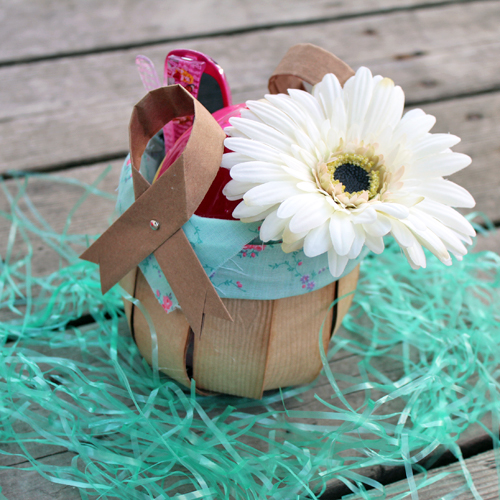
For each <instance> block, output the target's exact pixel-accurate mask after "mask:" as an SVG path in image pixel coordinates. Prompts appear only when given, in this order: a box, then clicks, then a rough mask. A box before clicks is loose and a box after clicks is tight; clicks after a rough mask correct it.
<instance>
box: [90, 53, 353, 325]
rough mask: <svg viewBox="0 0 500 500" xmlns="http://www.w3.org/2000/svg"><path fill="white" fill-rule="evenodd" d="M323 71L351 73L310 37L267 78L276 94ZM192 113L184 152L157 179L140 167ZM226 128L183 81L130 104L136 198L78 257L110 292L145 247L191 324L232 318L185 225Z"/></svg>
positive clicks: (215, 165)
mask: <svg viewBox="0 0 500 500" xmlns="http://www.w3.org/2000/svg"><path fill="white" fill-rule="evenodd" d="M326 73H334V74H336V75H337V77H338V79H339V81H340V82H341V84H343V83H344V82H345V80H347V79H348V78H349V77H350V76H352V75H353V74H354V72H353V70H352V69H351V68H350V67H349V66H348V65H347V64H345V63H344V62H343V61H341V60H340V59H338V58H337V57H335V56H334V55H333V54H331V53H329V52H327V51H326V50H324V49H321V48H320V47H317V46H315V45H312V44H299V45H295V46H293V47H292V48H291V49H290V50H289V51H288V52H287V54H286V55H285V57H284V58H283V60H282V61H281V63H280V64H279V65H278V67H277V69H276V71H275V72H274V73H273V75H272V76H271V78H270V79H269V90H270V92H271V93H273V94H276V93H279V92H286V90H287V89H288V88H300V89H303V88H304V87H303V83H302V82H303V81H306V82H308V83H310V84H311V85H314V84H316V83H317V82H319V81H320V80H321V79H322V78H323V76H324V75H325V74H326ZM192 115H194V116H195V120H194V125H193V129H192V133H191V136H190V138H189V141H188V143H187V145H186V148H185V150H184V152H183V153H182V155H181V156H180V157H179V158H178V159H177V160H176V161H175V162H174V163H173V164H172V165H171V166H170V167H169V168H168V170H167V171H166V172H165V173H164V174H163V175H162V176H161V177H159V178H158V180H157V181H156V182H154V183H153V184H152V185H150V184H149V182H148V181H146V179H144V177H142V175H141V174H140V173H139V167H140V164H141V157H142V155H143V153H144V151H145V149H146V146H147V144H148V141H149V140H150V139H151V138H152V137H153V136H154V135H155V134H157V133H158V132H159V131H160V130H161V129H162V128H163V127H164V126H165V125H166V124H167V123H168V122H169V121H170V120H172V119H174V118H179V117H182V116H192ZM224 139H225V134H224V132H223V131H222V129H221V128H220V127H219V125H218V124H217V122H216V121H215V120H214V118H213V117H212V116H211V115H210V113H209V112H208V111H207V110H206V109H205V108H204V107H203V106H202V105H201V104H200V103H199V102H198V101H197V100H196V99H195V98H194V97H193V96H192V95H191V94H189V92H187V91H186V90H185V89H184V88H182V87H181V86H179V85H172V86H169V87H161V88H159V89H156V90H153V91H151V92H149V93H148V94H147V95H146V97H144V99H142V100H141V101H140V102H139V103H138V104H136V106H135V107H134V110H133V112H132V118H131V120H130V158H131V162H132V178H133V182H134V193H135V199H136V201H135V202H134V204H133V205H132V206H131V207H130V208H129V209H128V210H127V211H126V212H125V213H123V214H122V215H121V217H119V218H118V219H117V220H116V221H115V222H114V223H113V224H112V225H111V227H110V228H109V229H108V230H107V231H106V232H104V233H103V234H102V236H101V237H100V238H99V239H98V240H97V241H96V242H95V243H94V244H93V245H92V246H90V247H89V248H88V249H87V250H86V251H85V252H84V253H83V254H82V255H81V258H82V259H84V260H88V261H90V262H94V263H96V264H99V266H100V276H101V289H102V292H103V293H106V292H107V291H108V290H109V289H110V288H111V287H112V286H113V285H115V284H116V283H117V282H118V281H120V279H122V278H123V277H124V276H125V275H126V274H127V273H128V272H130V271H131V270H132V269H134V268H135V267H136V266H137V265H138V264H139V263H140V262H141V261H142V260H144V259H145V258H146V257H148V255H150V254H154V256H155V257H156V260H157V261H158V264H159V265H160V267H161V269H162V271H163V273H164V274H165V277H166V279H167V281H168V282H169V284H170V286H171V288H172V291H173V292H174V294H175V296H176V298H177V300H178V302H179V305H180V306H181V309H182V312H183V313H184V315H185V316H186V318H187V320H188V322H189V324H190V326H191V329H192V330H193V332H195V333H197V334H199V333H201V331H202V328H203V319H204V316H205V315H206V314H208V315H213V316H217V317H219V318H223V319H226V320H229V321H232V318H231V316H230V315H229V313H228V311H227V309H226V307H225V306H224V304H223V303H222V301H221V299H220V297H219V296H218V294H217V292H216V291H215V289H214V287H213V285H212V283H211V281H210V279H209V278H208V276H207V274H206V273H205V271H204V269H203V266H202V265H201V263H200V261H199V260H198V257H197V256H196V254H195V253H194V250H193V249H192V247H191V245H190V243H189V241H188V239H187V238H186V235H185V234H184V231H183V230H182V226H183V225H184V224H185V223H186V222H187V221H188V220H189V219H190V217H191V216H192V215H193V214H194V212H195V211H196V209H197V208H198V206H199V204H200V203H201V201H202V200H203V198H204V196H205V194H206V192H207V191H208V189H209V188H210V185H211V184H212V181H213V180H214V178H215V176H216V174H217V171H218V169H219V166H220V162H221V159H222V153H223V150H224Z"/></svg>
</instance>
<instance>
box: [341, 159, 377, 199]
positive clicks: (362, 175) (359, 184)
mask: <svg viewBox="0 0 500 500" xmlns="http://www.w3.org/2000/svg"><path fill="white" fill-rule="evenodd" d="M333 178H334V179H335V180H336V181H339V182H341V183H342V185H343V186H344V187H345V190H346V192H348V193H356V192H358V191H368V190H369V189H370V174H369V173H368V172H367V171H366V170H365V169H364V168H362V167H360V166H358V165H353V164H352V163H343V164H342V165H339V166H338V167H337V168H336V169H335V172H334V173H333Z"/></svg>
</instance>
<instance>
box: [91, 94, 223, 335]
mask: <svg viewBox="0 0 500 500" xmlns="http://www.w3.org/2000/svg"><path fill="white" fill-rule="evenodd" d="M190 115H194V116H195V120H194V125H193V130H192V133H191V136H190V138H189V141H188V143H187V145H186V148H185V150H184V152H183V153H182V154H181V156H180V157H179V158H178V159H177V160H176V161H175V162H174V163H173V164H172V165H171V166H170V167H169V169H168V170H167V171H166V172H165V174H163V175H162V176H161V177H160V178H159V179H158V180H157V181H156V182H154V183H153V184H152V185H150V184H149V182H147V181H146V180H145V179H144V177H143V176H142V175H141V174H140V173H139V167H140V164H141V157H142V155H143V153H144V150H145V149H146V146H147V144H148V141H149V140H150V139H151V138H152V137H153V136H154V135H155V134H156V133H158V132H159V131H160V130H161V129H162V127H163V126H164V125H165V124H166V123H168V122H169V121H170V120H172V119H173V118H178V117H181V116H190ZM224 138H225V134H224V132H223V131H222V129H221V128H220V127H219V125H218V124H217V122H216V121H215V120H214V118H213V117H212V115H210V113H209V112H208V111H207V110H206V109H205V108H204V107H203V106H202V105H201V104H200V103H199V102H198V101H197V100H196V99H195V98H193V97H192V96H191V94H189V92H187V91H186V90H185V89H184V88H182V87H181V86H180V85H172V86H169V87H161V88H159V89H156V90H153V91H151V92H149V93H148V94H147V95H146V97H144V99H142V100H141V101H140V102H139V103H138V104H137V105H136V106H135V107H134V110H133V113H132V118H131V120H130V158H131V162H132V178H133V182H134V193H135V199H136V201H135V202H134V204H133V205H132V206H131V207H130V208H129V209H128V210H127V211H126V212H125V213H123V214H122V215H121V217H120V218H118V219H117V220H116V221H115V222H114V224H113V225H112V226H111V227H110V228H109V229H108V230H107V231H106V232H104V233H103V234H102V236H101V237H100V238H99V239H98V240H97V241H96V242H95V243H94V244H93V245H92V246H91V247H89V248H88V249H87V250H86V251H85V252H84V253H83V254H82V255H81V258H82V259H84V260H88V261H90V262H95V263H96V264H99V266H100V275H101V289H102V292H103V293H106V292H107V291H108V290H109V289H110V288H111V287H112V286H113V285H115V284H116V283H117V282H118V281H119V280H120V279H121V278H123V277H124V276H125V275H126V274H127V273H128V272H129V271H131V270H132V269H134V268H135V267H136V266H137V265H138V264H139V263H140V262H141V261H142V260H144V259H145V258H146V257H147V256H148V255H150V254H154V256H155V257H156V260H157V261H158V264H159V265H160V267H161V269H162V271H163V273H164V274H165V277H166V278H167V281H168V282H169V284H170V286H171V287H172V291H173V292H174V294H175V296H176V297H177V300H178V301H179V304H180V306H181V308H182V311H183V313H184V315H185V316H186V318H187V320H188V322H189V324H190V326H191V328H192V330H193V331H194V332H195V333H201V330H202V326H203V318H204V315H205V314H211V315H214V316H217V317H220V318H223V319H227V320H229V321H232V318H231V316H230V315H229V313H228V312H227V310H226V307H225V306H224V304H223V303H222V301H221V299H220V297H219V296H218V295H217V292H216V291H215V289H214V287H213V285H212V283H211V281H210V279H209V278H208V276H207V274H206V273H205V271H204V269H203V266H202V265H201V263H200V261H199V260H198V257H197V256H196V254H195V253H194V250H193V248H192V247H191V245H190V243H189V241H188V239H187V238H186V235H185V234H184V231H183V230H182V226H183V225H184V224H185V223H186V222H187V221H188V220H189V219H190V217H191V216H192V215H193V213H194V212H195V210H196V209H197V208H198V205H199V204H200V203H201V201H202V200H203V197H204V196H205V193H206V192H207V191H208V189H209V187H210V185H211V184H212V181H213V180H214V178H215V176H216V174H217V171H218V170H219V166H220V162H221V159H222V153H223V151H224Z"/></svg>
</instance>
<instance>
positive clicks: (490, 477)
mask: <svg viewBox="0 0 500 500" xmlns="http://www.w3.org/2000/svg"><path fill="white" fill-rule="evenodd" d="M464 462H465V463H464V465H465V468H466V470H467V471H468V473H469V474H470V476H471V478H472V481H473V483H474V487H475V489H476V492H477V493H478V494H479V498H482V500H498V498H499V492H500V490H499V478H498V475H497V466H498V458H497V457H495V452H494V451H493V450H491V451H488V452H485V453H481V454H480V455H476V456H474V457H471V458H468V459H467V460H465V461H464ZM442 473H449V474H450V475H449V476H447V477H446V479H444V480H441V481H437V482H436V483H434V484H432V485H430V486H426V487H424V488H422V489H421V490H418V498H419V500H436V499H438V498H445V497H446V498H448V497H447V495H451V493H452V492H456V494H455V495H453V496H450V498H453V499H455V500H470V499H472V498H474V496H473V493H472V491H471V490H470V489H469V488H468V487H467V484H466V481H465V478H464V472H463V468H462V465H461V464H460V463H458V462H457V463H453V464H451V465H448V466H446V467H439V468H437V469H433V470H431V471H430V472H429V473H428V474H427V479H428V480H429V481H431V480H432V479H433V478H435V477H436V476H437V475H439V474H442ZM414 479H415V481H416V482H417V483H418V482H419V481H423V476H422V475H421V474H416V473H415V476H414ZM408 490H409V486H408V481H407V480H404V481H398V482H397V483H394V484H391V485H390V486H388V487H386V490H385V494H386V496H382V495H381V494H380V493H379V492H377V491H372V492H371V495H370V498H373V500H376V499H379V498H380V499H381V498H386V499H391V498H395V497H396V496H397V495H398V494H400V493H402V492H406V491H408ZM327 498H328V497H326V499H327ZM347 498H349V500H360V499H361V498H362V497H360V496H354V495H353V496H349V497H347ZM476 498H477V497H476Z"/></svg>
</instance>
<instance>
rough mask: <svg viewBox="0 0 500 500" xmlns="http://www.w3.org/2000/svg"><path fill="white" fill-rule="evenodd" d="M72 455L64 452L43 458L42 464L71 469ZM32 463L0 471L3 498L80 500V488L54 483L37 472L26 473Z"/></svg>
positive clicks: (0, 486)
mask: <svg viewBox="0 0 500 500" xmlns="http://www.w3.org/2000/svg"><path fill="white" fill-rule="evenodd" d="M73 456H74V455H73V454H72V453H68V452H62V453H57V454H55V455H51V456H49V457H46V458H43V459H42V460H41V463H42V464H43V465H46V466H56V467H70V466H71V459H72V458H73ZM29 467H30V463H29V462H28V463H24V464H23V465H20V466H19V467H16V468H12V469H3V470H1V471H0V488H1V492H2V495H4V497H3V498H6V499H9V500H10V499H15V498H19V499H21V498H23V499H24V498H26V499H28V498H29V499H30V500H80V499H81V496H80V493H79V490H78V488H75V487H74V486H66V485H64V484H58V483H53V482H51V481H49V480H47V479H45V478H43V477H42V476H40V474H39V473H38V472H37V471H36V470H31V471H26V470H23V469H26V468H29Z"/></svg>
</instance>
